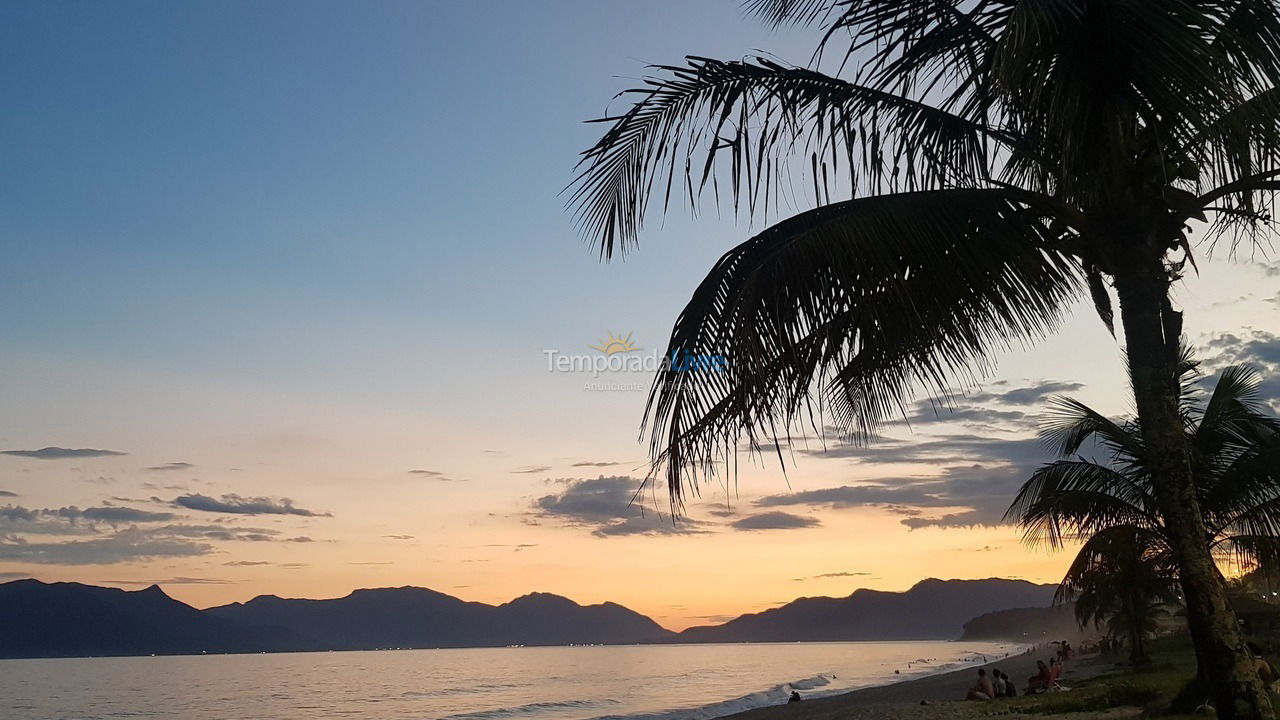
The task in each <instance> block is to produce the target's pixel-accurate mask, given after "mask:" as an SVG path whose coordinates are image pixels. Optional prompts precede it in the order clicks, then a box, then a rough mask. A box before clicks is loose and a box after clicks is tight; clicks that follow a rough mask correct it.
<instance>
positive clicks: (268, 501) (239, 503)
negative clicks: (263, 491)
mask: <svg viewBox="0 0 1280 720" xmlns="http://www.w3.org/2000/svg"><path fill="white" fill-rule="evenodd" d="M173 504H174V505H177V506H178V507H184V508H187V509H188V510H200V511H203V512H213V513H229V514H232V515H301V516H303V517H329V515H330V514H329V513H318V512H314V511H311V510H307V509H305V508H300V507H295V506H294V504H293V501H292V500H290V499H289V498H279V499H273V498H268V497H242V496H240V495H236V494H234V493H232V494H228V495H223V496H222V497H221V498H219V499H215V498H211V497H209V496H208V495H200V494H191V495H179V496H178V497H176V498H174V499H173Z"/></svg>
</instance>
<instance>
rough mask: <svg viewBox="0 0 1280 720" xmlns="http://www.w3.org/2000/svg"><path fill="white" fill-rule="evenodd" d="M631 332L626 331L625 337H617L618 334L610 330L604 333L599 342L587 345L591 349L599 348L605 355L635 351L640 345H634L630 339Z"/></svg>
mask: <svg viewBox="0 0 1280 720" xmlns="http://www.w3.org/2000/svg"><path fill="white" fill-rule="evenodd" d="M632 334H633V333H627V336H626V337H619V336H615V335H614V334H613V331H612V330H610V331H608V332H607V333H606V334H605V336H604V338H602V339H601V340H600V343H599V344H597V345H588V346H587V347H589V348H591V349H592V350H599V351H600V352H602V353H604V354H605V355H615V354H617V353H629V352H635V351H636V350H639V349H640V346H638V345H636V344H635V343H634V342H632V341H631V335H632Z"/></svg>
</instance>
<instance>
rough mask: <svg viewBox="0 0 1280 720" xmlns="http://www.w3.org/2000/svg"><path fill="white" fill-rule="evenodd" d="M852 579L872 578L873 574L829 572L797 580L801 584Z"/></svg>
mask: <svg viewBox="0 0 1280 720" xmlns="http://www.w3.org/2000/svg"><path fill="white" fill-rule="evenodd" d="M850 577H871V573H869V572H829V573H821V574H819V575H813V576H811V577H807V578H796V581H797V582H799V581H801V580H827V579H830V578H850Z"/></svg>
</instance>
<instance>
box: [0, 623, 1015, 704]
mask: <svg viewBox="0 0 1280 720" xmlns="http://www.w3.org/2000/svg"><path fill="white" fill-rule="evenodd" d="M1019 650H1020V648H1018V647H1016V646H1013V645H1008V644H1001V643H959V642H862V643H753V644H723V645H626V646H604V647H550V648H547V647H543V648H475V649H457V650H393V651H376V652H330V653H282V654H270V655H268V654H263V655H201V656H182V657H131V658H72V659H55V660H0V716H2V717H4V718H6V719H7V720H37V719H38V720H50V719H52V718H76V719H77V720H91V719H94V718H125V717H128V718H181V719H183V720H236V719H248V718H254V719H255V720H285V719H288V720H303V719H306V720H312V719H314V718H347V717H358V718H361V720H400V719H409V718H412V719H413V720H592V719H595V718H627V719H628V720H707V719H708V718H714V717H720V716H722V715H727V714H730V713H733V712H737V711H740V710H746V709H749V708H752V707H759V706H762V705H771V704H777V703H782V702H786V699H787V697H788V696H789V695H790V694H791V692H792V690H796V691H798V692H800V694H801V695H802V696H803V697H810V698H812V697H816V696H819V695H828V694H832V693H837V692H842V691H845V690H849V689H852V688H858V687H866V686H870V685H881V684H884V683H888V682H893V681H896V680H905V679H909V678H912V677H920V676H923V675H927V674H933V673H937V672H942V671H945V670H948V669H954V668H956V667H963V666H964V664H965V663H969V662H973V661H974V660H975V659H980V658H982V657H983V656H986V657H987V658H992V659H994V658H997V657H1000V656H1002V655H1004V654H1006V653H1010V654H1012V653H1015V652H1018V651H1019ZM895 670H897V671H898V673H899V674H894V671H895Z"/></svg>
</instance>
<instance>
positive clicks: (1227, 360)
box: [1201, 296, 1280, 412]
mask: <svg viewBox="0 0 1280 720" xmlns="http://www.w3.org/2000/svg"><path fill="white" fill-rule="evenodd" d="M1277 297H1280V296H1277ZM1201 355H1202V359H1203V361H1204V363H1203V369H1204V370H1206V371H1207V373H1208V374H1209V377H1208V378H1207V379H1206V384H1205V385H1204V387H1206V388H1208V387H1212V385H1213V383H1216V382H1217V376H1218V375H1220V374H1221V373H1222V370H1223V369H1224V368H1226V367H1227V366H1228V365H1236V364H1246V365H1251V366H1253V368H1254V369H1256V370H1258V372H1259V373H1260V374H1261V375H1262V385H1261V387H1259V388H1258V396H1259V397H1260V398H1262V400H1263V402H1265V403H1267V404H1268V405H1269V406H1270V407H1271V409H1272V410H1274V411H1276V412H1280V336H1277V335H1275V334H1274V333H1270V332H1267V331H1265V330H1252V329H1248V330H1247V331H1246V332H1243V333H1241V334H1235V333H1219V334H1217V335H1213V336H1211V337H1210V338H1209V340H1208V342H1206V343H1205V344H1204V347H1203V349H1202V352H1201Z"/></svg>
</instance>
